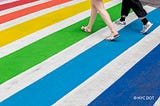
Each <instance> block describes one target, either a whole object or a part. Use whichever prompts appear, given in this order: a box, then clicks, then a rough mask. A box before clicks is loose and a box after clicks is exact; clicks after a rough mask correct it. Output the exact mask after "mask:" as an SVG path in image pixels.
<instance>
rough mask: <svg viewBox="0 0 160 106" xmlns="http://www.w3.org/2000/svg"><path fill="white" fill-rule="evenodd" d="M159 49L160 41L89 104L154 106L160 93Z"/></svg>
mask: <svg viewBox="0 0 160 106" xmlns="http://www.w3.org/2000/svg"><path fill="white" fill-rule="evenodd" d="M159 51H160V43H159V45H158V46H156V47H155V48H154V49H153V50H152V51H151V52H150V53H149V54H147V56H145V57H144V58H143V59H142V60H141V61H139V62H138V63H137V64H136V65H135V66H133V67H132V68H131V69H130V70H129V71H128V72H127V73H126V74H125V75H124V76H123V77H122V78H120V79H119V80H118V81H117V82H115V83H114V85H112V86H111V87H110V88H108V89H107V90H105V91H104V92H103V93H102V94H101V95H100V96H98V97H97V98H96V99H95V100H94V101H93V102H91V103H90V104H89V105H88V106H95V105H96V106H110V105H118V106H120V105H128V104H129V105H131V106H135V105H136V106H141V105H143V106H153V104H154V103H155V102H156V100H157V99H158V98H159V95H160V88H159V87H160V82H157V81H158V80H159V76H160V72H159V69H160V65H159V60H160V56H159V55H160V52H159ZM144 66H145V67H144ZM117 71H118V70H117ZM122 92H123V94H122Z"/></svg>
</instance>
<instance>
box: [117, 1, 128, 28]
mask: <svg viewBox="0 0 160 106" xmlns="http://www.w3.org/2000/svg"><path fill="white" fill-rule="evenodd" d="M130 10H131V3H130V0H123V1H122V7H121V18H120V20H119V21H116V24H120V25H126V22H125V19H126V17H127V16H128V14H129V12H130Z"/></svg>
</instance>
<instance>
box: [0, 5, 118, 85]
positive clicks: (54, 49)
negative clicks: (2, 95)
mask: <svg viewBox="0 0 160 106" xmlns="http://www.w3.org/2000/svg"><path fill="white" fill-rule="evenodd" d="M119 8H120V4H118V5H116V6H114V7H112V8H110V9H109V10H108V11H109V12H110V13H112V14H111V17H113V16H114V20H115V19H118V18H119V15H118V14H117V13H114V12H113V11H117V10H118V9H119ZM98 19H99V20H98ZM87 21H88V18H87V19H84V20H82V21H80V22H78V23H76V24H74V25H72V26H69V27H67V28H64V29H62V30H60V31H58V32H55V33H53V34H51V35H49V36H47V37H45V38H43V39H41V40H39V41H37V42H34V43H33V44H31V45H28V46H26V47H24V48H22V49H20V50H18V51H16V52H14V53H12V54H10V55H8V56H5V57H3V58H1V59H0V68H1V69H2V70H0V74H1V75H2V74H3V75H4V76H5V77H0V83H3V82H5V81H7V80H9V79H10V78H13V77H14V76H16V75H17V74H20V73H22V72H24V71H26V70H27V69H29V68H31V67H33V66H34V65H37V64H39V63H41V62H42V61H44V60H46V59H48V58H49V57H51V56H53V55H55V54H57V53H58V52H60V51H62V50H64V49H66V48H67V47H69V46H71V45H72V44H74V43H76V42H78V41H80V40H82V39H83V38H85V37H87V36H88V35H90V34H88V33H84V32H82V31H81V30H80V27H81V25H82V24H83V25H85V24H86V23H87ZM96 23H97V25H98V26H99V27H96V28H95V29H93V31H97V30H99V29H101V28H103V27H104V26H105V24H104V23H103V22H102V20H101V18H100V16H98V17H97V21H96ZM70 31H72V34H70ZM67 38H70V39H67ZM59 39H61V42H59ZM53 44H54V45H53ZM48 51H49V52H48ZM26 57H27V58H26ZM15 58H16V60H15ZM22 60H23V62H20V61H22ZM13 61H14V62H13ZM4 63H5V65H4ZM13 63H14V65H13ZM9 64H12V65H9ZM6 65H7V66H8V67H5V66H6ZM15 67H17V68H16V71H11V70H15ZM8 72H9V73H8Z"/></svg>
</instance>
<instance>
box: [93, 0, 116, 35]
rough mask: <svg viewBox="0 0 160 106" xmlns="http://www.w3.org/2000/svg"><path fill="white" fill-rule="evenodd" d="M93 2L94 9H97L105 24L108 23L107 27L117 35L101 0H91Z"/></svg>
mask: <svg viewBox="0 0 160 106" xmlns="http://www.w3.org/2000/svg"><path fill="white" fill-rule="evenodd" d="M93 3H94V6H95V7H96V9H97V10H98V11H99V13H100V15H101V17H102V19H103V21H104V22H105V23H106V25H108V27H109V29H110V30H111V33H112V34H113V35H117V34H118V32H117V30H116V29H115V28H114V26H113V23H112V21H111V19H110V16H109V14H108V12H107V11H106V10H105V8H104V4H103V2H102V0H93Z"/></svg>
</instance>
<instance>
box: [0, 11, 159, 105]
mask: <svg viewBox="0 0 160 106" xmlns="http://www.w3.org/2000/svg"><path fill="white" fill-rule="evenodd" d="M159 13H160V10H159V9H156V10H154V11H153V12H151V13H150V14H149V16H155V15H157V14H159ZM156 18H157V17H156ZM156 18H155V17H152V19H150V20H151V21H152V22H153V23H154V26H153V28H152V30H154V29H155V28H156V27H157V26H159V24H160V22H159V21H157V20H156ZM138 23H139V21H137V20H136V21H134V22H132V23H131V24H130V25H128V26H126V27H125V28H124V29H122V30H121V31H120V34H121V38H119V39H118V42H107V41H105V40H104V41H102V42H100V43H98V44H97V45H95V46H94V47H92V48H91V49H89V50H87V51H85V52H84V53H82V54H80V55H79V56H77V57H76V58H74V59H73V60H71V61H69V62H68V63H66V64H65V65H63V66H61V67H60V68H58V69H56V70H55V71H53V72H51V73H50V74H48V75H47V76H45V77H44V78H42V79H41V80H39V81H37V82H36V83H34V84H32V85H30V86H28V87H27V88H25V89H23V90H22V91H20V92H18V93H17V94H15V95H14V96H11V97H10V98H9V99H7V100H5V101H4V102H2V104H3V103H4V104H5V103H11V101H12V100H13V101H14V103H18V102H16V100H17V101H21V102H19V104H20V103H22V104H23V103H25V100H26V99H27V100H28V101H27V103H28V104H35V102H36V101H37V100H38V102H36V103H40V104H43V105H45V104H46V105H47V104H48V105H50V103H51V102H52V103H54V102H55V101H56V100H58V99H60V98H61V97H62V96H64V95H65V94H66V93H68V92H69V91H71V90H72V89H73V88H75V87H76V86H78V85H79V84H80V83H82V82H83V81H85V80H86V79H87V78H88V77H90V76H91V75H93V74H94V73H95V72H97V71H98V70H99V69H100V68H102V67H103V66H104V65H105V64H107V63H108V62H110V61H111V60H112V59H114V58H115V57H116V56H118V55H119V54H121V53H122V52H124V51H125V50H126V49H128V48H129V47H130V46H132V45H134V44H135V43H136V42H138V41H139V40H141V39H142V38H143V37H144V36H140V34H139V33H138V32H133V31H132V29H130V28H132V27H133V26H134V25H137V24H138ZM137 28H140V25H137ZM128 32H132V33H130V36H127V37H126V34H127V33H128ZM122 34H123V36H122ZM134 35H137V36H134ZM129 38H132V40H130V41H128V39H129ZM121 41H123V42H121ZM126 42H127V44H126ZM117 43H118V45H117ZM119 46H120V47H121V49H119ZM114 50H116V51H114ZM91 59H93V61H91ZM84 61H85V63H86V62H87V63H88V64H85V63H84ZM94 64H96V65H94ZM73 66H74V67H73ZM77 67H81V69H78V68H77ZM75 70H76V71H75ZM88 70H89V71H88ZM71 75H72V77H71ZM62 78H63V79H62ZM73 79H74V80H73ZM48 81H49V82H52V83H47V82H48ZM64 82H65V83H64ZM42 86H43V87H42ZM37 87H38V89H36V88H37ZM46 87H47V91H46ZM35 89H36V90H35ZM33 91H34V93H33ZM42 91H45V93H44V92H42ZM57 92H58V93H57ZM43 94H45V95H43ZM40 95H41V96H40ZM21 96H23V100H22V99H21V100H20V98H19V97H21ZM28 96H29V97H28ZM17 98H19V99H17ZM49 98H52V100H51V99H49ZM33 99H34V101H33Z"/></svg>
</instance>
